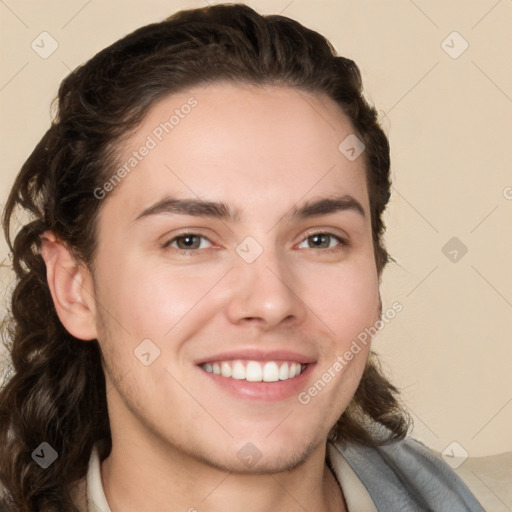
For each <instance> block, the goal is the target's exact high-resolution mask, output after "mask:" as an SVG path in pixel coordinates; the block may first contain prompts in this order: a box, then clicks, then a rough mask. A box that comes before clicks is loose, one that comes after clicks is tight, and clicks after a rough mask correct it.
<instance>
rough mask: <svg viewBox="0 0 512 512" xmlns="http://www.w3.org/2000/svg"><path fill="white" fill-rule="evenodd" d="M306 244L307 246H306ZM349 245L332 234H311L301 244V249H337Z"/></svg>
mask: <svg viewBox="0 0 512 512" xmlns="http://www.w3.org/2000/svg"><path fill="white" fill-rule="evenodd" d="M304 244H307V245H306V246H304ZM344 245H348V244H347V243H346V242H345V240H343V239H342V238H340V237H339V236H336V235H333V234H332V233H311V234H310V235H308V236H307V237H306V238H305V239H304V240H303V241H302V242H301V243H300V244H299V248H300V249H336V247H341V246H344Z"/></svg>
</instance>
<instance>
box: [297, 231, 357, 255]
mask: <svg viewBox="0 0 512 512" xmlns="http://www.w3.org/2000/svg"><path fill="white" fill-rule="evenodd" d="M314 235H329V236H332V237H333V238H336V239H337V240H338V241H339V242H340V245H343V246H347V247H348V246H349V245H350V238H349V237H348V235H346V234H341V233H338V232H337V231H335V230H334V231H333V228H312V229H311V230H309V231H306V233H305V234H304V235H302V236H301V239H300V240H299V242H298V243H299V244H300V243H302V242H304V240H306V239H307V238H309V237H310V236H314ZM325 250H329V249H324V251H325Z"/></svg>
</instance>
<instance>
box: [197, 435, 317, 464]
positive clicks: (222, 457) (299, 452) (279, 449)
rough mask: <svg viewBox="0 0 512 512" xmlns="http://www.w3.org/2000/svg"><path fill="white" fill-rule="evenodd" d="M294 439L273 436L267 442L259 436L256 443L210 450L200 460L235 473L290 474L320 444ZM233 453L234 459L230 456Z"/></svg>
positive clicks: (242, 443)
mask: <svg viewBox="0 0 512 512" xmlns="http://www.w3.org/2000/svg"><path fill="white" fill-rule="evenodd" d="M301 437H302V438H301V439H299V438H297V439H296V440H295V442H293V440H292V438H290V437H288V438H287V439H283V438H282V437H278V436H276V438H275V439H273V440H272V441H270V440H269V439H265V436H261V438H259V440H254V441H244V442H239V441H238V442H236V443H235V442H233V443H232V447H230V448H225V447H223V448H222V449H221V450H220V451H219V452H217V450H215V451H211V452H209V453H208V454H204V453H203V454H202V456H201V455H200V456H199V458H200V459H202V460H203V462H205V463H206V464H208V465H210V466H212V467H215V468H217V469H220V470H222V471H229V472H232V473H237V474H272V473H280V472H283V471H292V470H293V469H295V468H298V467H300V466H301V465H302V464H304V462H305V461H306V460H307V459H308V457H309V456H310V455H311V453H312V452H313V451H314V450H315V449H316V448H318V446H319V445H320V444H321V442H320V441H318V440H316V441H311V440H306V439H304V434H302V436H301ZM232 454H234V456H233V455H232Z"/></svg>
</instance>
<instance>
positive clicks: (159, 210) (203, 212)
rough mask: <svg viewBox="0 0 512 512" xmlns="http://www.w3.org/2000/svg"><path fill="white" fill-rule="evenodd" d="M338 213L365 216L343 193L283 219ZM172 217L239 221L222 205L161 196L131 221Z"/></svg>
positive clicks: (237, 213)
mask: <svg viewBox="0 0 512 512" xmlns="http://www.w3.org/2000/svg"><path fill="white" fill-rule="evenodd" d="M341 211H353V212H356V213H358V214H359V215H361V216H362V217H363V218H365V217H366V213H365V210H364V208H363V206H362V205H361V203H360V202H359V201H358V200H357V199H355V198H354V197H352V196H350V195H348V194H345V195H343V196H341V197H333V198H322V199H317V200H315V201H311V202H308V203H306V204H304V205H302V206H300V207H297V206H295V207H293V208H292V209H291V210H290V212H288V213H287V214H286V215H285V216H284V218H286V219H288V220H290V221H292V220H304V219H306V218H309V217H316V216H320V215H328V214H332V213H337V212H341ZM160 214H176V215H191V216H193V217H211V218H215V219H220V220H229V221H232V222H237V221H239V220H240V218H241V216H242V215H241V211H240V210H239V209H237V208H234V209H233V208H231V207H229V206H228V205H227V204H225V203H219V202H216V201H203V200H201V199H193V198H190V199H178V198H175V197H169V196H168V197H165V198H163V199H161V200H160V201H158V202H157V203H155V204H153V205H151V206H149V207H148V208H145V209H144V210H143V211H142V212H141V213H140V214H139V215H137V217H136V218H135V220H139V219H142V218H145V217H149V216H152V215H160Z"/></svg>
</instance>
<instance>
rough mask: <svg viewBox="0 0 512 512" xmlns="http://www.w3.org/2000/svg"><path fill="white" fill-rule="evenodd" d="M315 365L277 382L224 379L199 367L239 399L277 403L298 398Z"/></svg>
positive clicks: (312, 364)
mask: <svg viewBox="0 0 512 512" xmlns="http://www.w3.org/2000/svg"><path fill="white" fill-rule="evenodd" d="M313 366H315V364H314V363H311V364H308V365H307V366H306V369H305V370H304V371H303V372H302V373H301V374H300V375H297V376H296V377H293V378H291V379H287V380H278V381H276V382H249V381H247V380H238V379H233V378H231V377H223V376H222V375H217V374H216V373H209V372H207V371H206V370H203V369H202V368H201V367H198V368H199V370H200V371H201V372H203V374H204V375H205V376H206V377H209V378H210V379H212V380H213V382H215V383H216V384H218V385H219V386H220V387H222V388H223V389H225V390H226V391H228V392H229V393H230V394H232V395H234V396H236V397H237V398H243V399H246V400H264V401H277V400H284V399H286V398H290V397H291V396H297V395H298V394H299V393H300V392H301V391H302V390H303V389H304V387H305V385H306V381H307V380H308V378H309V375H310V373H311V372H312V370H313Z"/></svg>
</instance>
